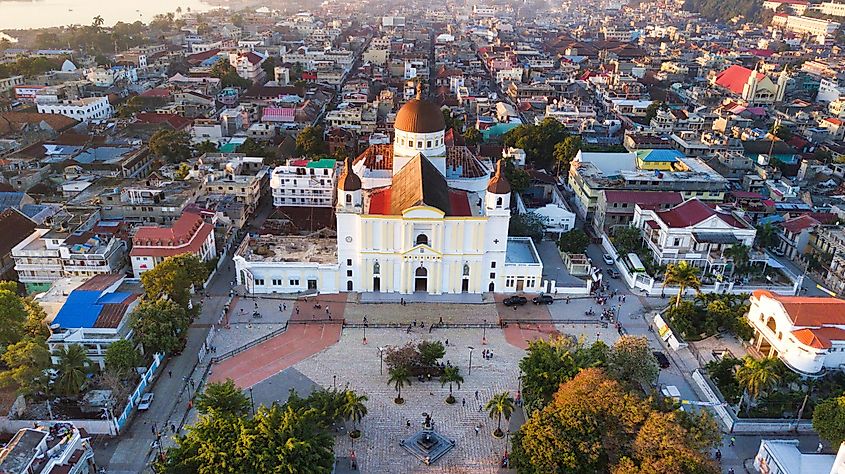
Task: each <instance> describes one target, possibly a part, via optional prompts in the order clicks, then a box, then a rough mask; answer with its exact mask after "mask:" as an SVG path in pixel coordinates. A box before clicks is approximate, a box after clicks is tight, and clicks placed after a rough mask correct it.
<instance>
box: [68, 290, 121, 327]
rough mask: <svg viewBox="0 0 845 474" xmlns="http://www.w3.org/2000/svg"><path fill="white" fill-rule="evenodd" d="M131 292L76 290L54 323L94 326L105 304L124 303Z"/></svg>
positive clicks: (69, 296)
mask: <svg viewBox="0 0 845 474" xmlns="http://www.w3.org/2000/svg"><path fill="white" fill-rule="evenodd" d="M129 296H130V293H106V294H103V293H102V292H101V291H95V290H74V291H72V292H71V293H70V295H68V297H67V301H65V304H64V305H62V309H61V310H59V314H57V315H56V317H55V319H53V324H58V325H59V326H61V327H63V328H90V327H94V323H96V322H97V318H98V317H99V316H100V313H101V312H102V311H103V305H104V304H109V303H113V304H117V303H122V302H123V301H124V300H126V298H128V297H129Z"/></svg>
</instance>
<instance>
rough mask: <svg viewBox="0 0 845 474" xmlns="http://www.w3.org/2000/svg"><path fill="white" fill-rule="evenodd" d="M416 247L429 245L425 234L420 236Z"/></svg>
mask: <svg viewBox="0 0 845 474" xmlns="http://www.w3.org/2000/svg"><path fill="white" fill-rule="evenodd" d="M415 245H428V236H427V235H425V234H420V235H418V236H417V240H416V244H415Z"/></svg>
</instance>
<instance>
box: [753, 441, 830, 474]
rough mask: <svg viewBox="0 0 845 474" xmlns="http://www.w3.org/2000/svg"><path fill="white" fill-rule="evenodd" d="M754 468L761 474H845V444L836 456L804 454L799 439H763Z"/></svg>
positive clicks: (755, 457) (755, 458) (813, 453)
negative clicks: (799, 447) (799, 446)
mask: <svg viewBox="0 0 845 474" xmlns="http://www.w3.org/2000/svg"><path fill="white" fill-rule="evenodd" d="M754 468H755V469H757V472H759V473H761V474H845V444H841V445H839V451H838V452H837V453H836V454H835V455H834V454H822V453H816V452H810V453H802V452H801V451H800V450H799V449H798V440H797V439H762V440H760V449H759V450H758V451H757V455H756V456H754Z"/></svg>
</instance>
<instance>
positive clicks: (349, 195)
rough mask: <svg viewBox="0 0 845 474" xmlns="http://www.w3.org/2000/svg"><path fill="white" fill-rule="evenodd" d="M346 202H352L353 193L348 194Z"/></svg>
mask: <svg viewBox="0 0 845 474" xmlns="http://www.w3.org/2000/svg"><path fill="white" fill-rule="evenodd" d="M346 204H352V195H351V194H347V195H346Z"/></svg>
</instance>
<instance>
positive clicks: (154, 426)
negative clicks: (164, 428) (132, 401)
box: [150, 423, 156, 436]
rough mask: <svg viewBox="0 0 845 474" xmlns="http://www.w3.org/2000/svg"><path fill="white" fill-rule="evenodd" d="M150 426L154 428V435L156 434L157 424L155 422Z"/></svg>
mask: <svg viewBox="0 0 845 474" xmlns="http://www.w3.org/2000/svg"><path fill="white" fill-rule="evenodd" d="M150 428H152V429H153V436H155V435H156V425H155V423H153V426H151V427H150Z"/></svg>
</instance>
